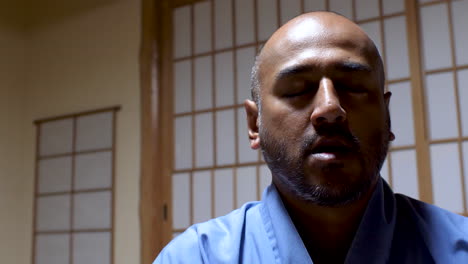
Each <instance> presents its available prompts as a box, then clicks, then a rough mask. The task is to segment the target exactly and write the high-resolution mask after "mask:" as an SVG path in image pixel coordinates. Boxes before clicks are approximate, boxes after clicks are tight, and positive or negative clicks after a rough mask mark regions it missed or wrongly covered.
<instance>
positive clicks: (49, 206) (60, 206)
mask: <svg viewBox="0 0 468 264" xmlns="http://www.w3.org/2000/svg"><path fill="white" fill-rule="evenodd" d="M36 217H37V222H36V229H37V231H51V230H69V229H70V196H69V195H53V196H43V197H39V198H37V211H36Z"/></svg>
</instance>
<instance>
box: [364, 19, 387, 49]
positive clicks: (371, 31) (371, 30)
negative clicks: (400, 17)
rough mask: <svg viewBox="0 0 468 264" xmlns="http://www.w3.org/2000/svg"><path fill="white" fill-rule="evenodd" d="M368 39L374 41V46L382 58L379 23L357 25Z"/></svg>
mask: <svg viewBox="0 0 468 264" xmlns="http://www.w3.org/2000/svg"><path fill="white" fill-rule="evenodd" d="M359 26H360V27H361V28H362V29H364V31H365V32H366V33H367V34H368V35H369V37H370V38H371V39H372V41H374V43H375V46H376V47H377V49H378V50H379V53H380V56H382V38H381V34H380V21H374V22H368V23H363V24H359Z"/></svg>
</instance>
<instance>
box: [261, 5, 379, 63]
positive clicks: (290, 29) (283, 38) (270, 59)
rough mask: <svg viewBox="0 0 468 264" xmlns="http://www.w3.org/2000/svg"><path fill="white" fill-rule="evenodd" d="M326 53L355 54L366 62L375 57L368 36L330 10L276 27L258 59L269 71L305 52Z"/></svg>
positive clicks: (372, 45)
mask: <svg viewBox="0 0 468 264" xmlns="http://www.w3.org/2000/svg"><path fill="white" fill-rule="evenodd" d="M326 52H331V53H336V52H338V53H342V54H344V56H345V57H348V58H349V59H353V58H352V57H353V55H355V57H360V59H359V60H362V59H364V60H365V61H367V62H368V63H370V64H374V58H375V57H376V56H379V55H378V51H377V50H376V48H375V46H374V44H373V43H372V41H371V40H370V38H369V37H368V36H367V34H366V33H365V32H364V31H363V30H362V29H361V28H359V26H357V25H356V24H355V23H353V22H352V21H350V20H348V19H347V18H345V17H342V16H340V15H337V14H334V13H330V12H313V13H308V14H304V15H301V16H299V17H296V18H294V19H293V20H291V21H289V22H288V23H287V24H285V25H284V26H282V27H281V28H280V29H278V30H277V31H276V32H275V33H274V34H273V35H272V37H271V38H270V39H269V40H268V41H267V43H266V44H265V47H264V48H263V49H262V52H261V54H260V61H261V64H264V65H265V66H266V67H265V68H267V69H270V70H272V69H274V68H277V67H280V68H281V66H280V65H281V64H290V63H295V62H297V61H299V60H300V59H301V58H302V57H304V56H306V55H311V57H313V55H314V54H320V53H326ZM348 54H349V55H350V56H347V55H348ZM306 57H307V56H306ZM354 59H356V58H354ZM283 66H286V65H283ZM261 68H262V67H260V71H261V72H262V69H261ZM265 68H264V69H265Z"/></svg>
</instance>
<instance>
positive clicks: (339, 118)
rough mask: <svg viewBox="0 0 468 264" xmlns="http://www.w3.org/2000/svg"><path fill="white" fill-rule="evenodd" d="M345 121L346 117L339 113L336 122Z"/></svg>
mask: <svg viewBox="0 0 468 264" xmlns="http://www.w3.org/2000/svg"><path fill="white" fill-rule="evenodd" d="M343 121H344V117H343V116H342V115H339V116H337V117H336V122H343Z"/></svg>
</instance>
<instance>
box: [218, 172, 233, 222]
mask: <svg viewBox="0 0 468 264" xmlns="http://www.w3.org/2000/svg"><path fill="white" fill-rule="evenodd" d="M214 182H215V197H214V205H215V206H214V208H215V211H214V214H215V217H218V216H223V215H225V214H227V213H229V212H231V211H232V210H233V209H234V194H233V190H232V189H233V183H234V181H233V171H232V169H222V170H215V175H214Z"/></svg>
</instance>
